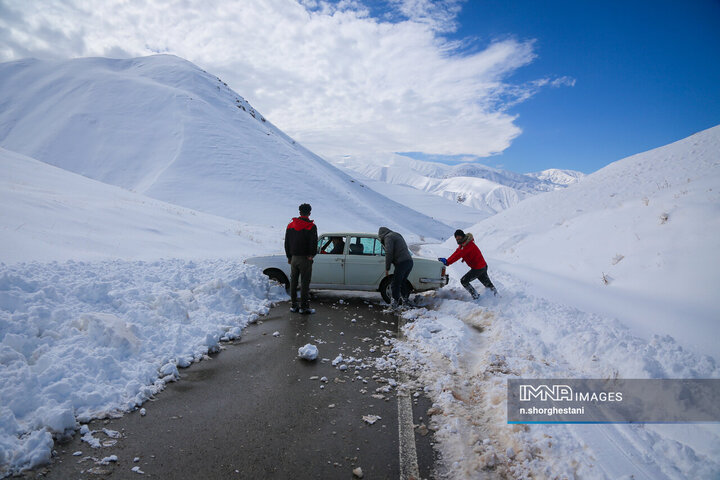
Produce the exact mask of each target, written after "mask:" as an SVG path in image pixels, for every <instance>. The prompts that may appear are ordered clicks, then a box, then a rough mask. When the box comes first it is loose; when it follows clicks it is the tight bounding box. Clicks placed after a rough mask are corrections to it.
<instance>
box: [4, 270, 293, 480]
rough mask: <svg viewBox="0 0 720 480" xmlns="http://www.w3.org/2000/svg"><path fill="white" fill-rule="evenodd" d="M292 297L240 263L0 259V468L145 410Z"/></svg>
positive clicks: (22, 464) (33, 460)
mask: <svg viewBox="0 0 720 480" xmlns="http://www.w3.org/2000/svg"><path fill="white" fill-rule="evenodd" d="M285 297H286V294H285V292H284V290H283V289H282V288H281V287H279V286H273V285H271V284H270V283H269V281H268V279H267V277H266V276H264V275H262V273H261V272H260V271H259V270H257V269H255V268H254V267H250V266H248V265H243V264H242V263H239V262H237V261H221V260H215V261H198V262H191V261H190V262H188V261H181V260H173V261H159V262H153V263H145V262H123V261H106V262H99V263H83V262H72V261H71V262H67V263H52V264H39V263H28V264H17V265H13V266H6V265H3V264H0V339H2V340H1V341H0V392H2V403H1V404H0V476H4V475H6V474H8V473H12V472H17V471H18V470H20V469H23V468H29V467H32V466H34V465H38V464H40V463H42V462H44V461H47V460H48V459H49V457H50V453H51V449H52V446H53V437H56V438H57V437H61V436H63V435H67V434H71V433H72V432H74V431H75V429H76V428H77V427H78V424H77V422H87V421H89V420H90V419H92V418H102V417H104V416H107V415H112V414H113V413H116V412H118V411H129V410H132V409H134V408H136V407H137V406H138V405H140V404H142V403H143V402H144V401H146V400H148V399H149V398H151V397H152V396H153V395H154V394H155V393H157V392H158V391H160V390H162V389H163V388H164V386H165V384H166V382H169V381H173V380H175V379H177V378H178V367H187V366H189V365H190V364H191V363H193V362H195V361H198V360H200V359H202V358H203V357H204V356H205V355H207V354H208V353H210V352H213V351H217V350H218V349H219V348H220V342H221V341H223V340H230V339H234V338H237V337H239V336H240V334H241V331H242V328H243V327H245V326H246V325H247V324H248V323H249V322H252V321H254V320H255V319H256V318H257V317H258V315H262V314H265V313H266V312H267V311H268V310H269V308H270V306H271V303H272V302H273V301H278V300H282V299H284V298H285Z"/></svg>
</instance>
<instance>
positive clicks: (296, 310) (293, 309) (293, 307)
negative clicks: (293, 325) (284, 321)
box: [290, 305, 300, 313]
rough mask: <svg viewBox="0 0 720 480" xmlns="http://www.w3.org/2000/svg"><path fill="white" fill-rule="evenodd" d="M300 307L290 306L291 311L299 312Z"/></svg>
mask: <svg viewBox="0 0 720 480" xmlns="http://www.w3.org/2000/svg"><path fill="white" fill-rule="evenodd" d="M299 310H300V309H299V308H298V306H297V305H293V306H291V307H290V313H297V312H298V311H299Z"/></svg>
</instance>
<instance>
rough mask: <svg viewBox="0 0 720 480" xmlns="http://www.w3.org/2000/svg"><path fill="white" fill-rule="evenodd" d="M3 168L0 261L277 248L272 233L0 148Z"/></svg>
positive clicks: (193, 255) (236, 253)
mask: <svg viewBox="0 0 720 480" xmlns="http://www.w3.org/2000/svg"><path fill="white" fill-rule="evenodd" d="M0 172H2V174H1V175H0V203H1V204H2V205H3V208H2V209H1V210H0V231H1V232H2V235H0V261H1V262H6V263H15V262H29V261H43V262H45V261H55V260H58V261H64V260H71V259H72V260H79V259H82V260H102V259H118V258H121V259H126V260H152V259H157V258H161V257H168V256H171V257H174V258H186V259H198V258H218V257H236V258H238V257H240V256H248V254H261V253H270V252H274V251H279V250H280V249H281V248H282V246H281V245H282V235H283V233H280V232H278V231H277V230H273V229H270V228H267V227H261V226H254V225H248V224H244V223H241V222H238V221H235V220H230V219H226V218H221V217H217V216H214V215H209V214H206V213H201V212H197V211H194V210H190V209H187V208H183V207H178V206H176V205H171V204H169V203H164V202H161V201H158V200H154V199H152V198H149V197H146V196H143V195H140V194H137V193H133V192H129V191H127V190H124V189H121V188H119V187H115V186H111V185H106V184H104V183H101V182H98V181H95V180H91V179H88V178H86V177H82V176H80V175H77V174H74V173H70V172H68V171H66V170H62V169H59V168H57V167H53V166H51V165H48V164H46V163H43V162H40V161H37V160H34V159H32V158H29V157H26V156H23V155H20V154H17V153H13V152H10V151H8V150H5V149H2V148H0ZM283 232H284V231H283Z"/></svg>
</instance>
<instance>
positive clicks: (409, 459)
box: [397, 316, 420, 480]
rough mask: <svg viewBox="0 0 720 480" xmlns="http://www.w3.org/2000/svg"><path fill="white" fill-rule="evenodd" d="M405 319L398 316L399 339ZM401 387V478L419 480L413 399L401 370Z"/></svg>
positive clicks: (402, 479) (398, 401)
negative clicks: (405, 386) (404, 386)
mask: <svg viewBox="0 0 720 480" xmlns="http://www.w3.org/2000/svg"><path fill="white" fill-rule="evenodd" d="M403 325H405V319H404V318H402V316H399V317H398V340H401V339H402V327H403ZM398 380H399V384H400V388H398V391H397V406H398V437H399V440H400V441H399V446H400V451H399V455H400V480H419V479H420V468H419V467H418V459H417V448H416V446H415V425H414V424H413V412H412V400H411V399H410V394H409V393H408V392H407V391H406V390H405V389H404V388H402V386H403V385H406V384H407V376H406V375H405V374H404V373H403V372H399V374H398Z"/></svg>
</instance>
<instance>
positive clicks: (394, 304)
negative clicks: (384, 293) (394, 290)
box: [383, 298, 400, 313]
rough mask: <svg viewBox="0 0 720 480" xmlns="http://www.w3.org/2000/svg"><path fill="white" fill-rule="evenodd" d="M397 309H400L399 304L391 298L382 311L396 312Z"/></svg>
mask: <svg viewBox="0 0 720 480" xmlns="http://www.w3.org/2000/svg"><path fill="white" fill-rule="evenodd" d="M398 310H400V304H399V303H398V301H397V300H395V299H394V298H393V300H392V302H390V305H388V306H387V307H385V309H384V310H383V313H396V312H397V311H398Z"/></svg>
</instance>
